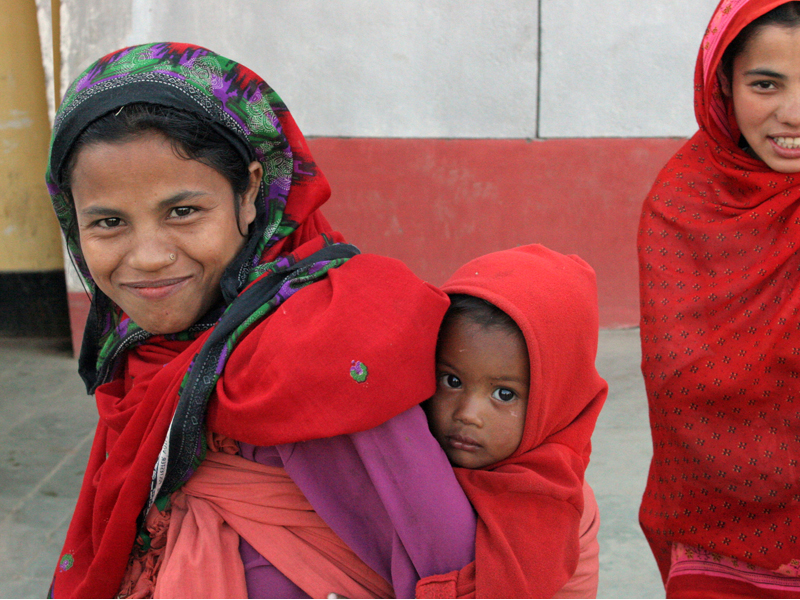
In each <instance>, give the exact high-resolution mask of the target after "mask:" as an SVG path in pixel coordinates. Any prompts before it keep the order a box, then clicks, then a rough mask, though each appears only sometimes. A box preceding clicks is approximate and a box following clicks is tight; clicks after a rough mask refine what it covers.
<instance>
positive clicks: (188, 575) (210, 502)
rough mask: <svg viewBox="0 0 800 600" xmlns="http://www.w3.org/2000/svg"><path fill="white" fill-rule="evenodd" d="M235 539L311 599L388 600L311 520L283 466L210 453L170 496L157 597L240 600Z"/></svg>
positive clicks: (381, 585) (375, 580) (242, 590)
mask: <svg viewBox="0 0 800 600" xmlns="http://www.w3.org/2000/svg"><path fill="white" fill-rule="evenodd" d="M239 536H241V537H242V538H244V539H245V540H247V541H248V542H249V543H250V544H251V545H252V546H253V547H254V548H255V549H256V550H257V551H258V553H259V554H261V555H262V556H263V557H264V558H266V559H267V560H268V561H269V562H270V563H272V564H273V565H274V566H275V567H276V568H277V569H278V570H279V571H281V573H283V574H284V575H285V576H286V577H288V578H289V579H290V580H291V581H293V582H294V583H295V584H296V585H297V586H298V587H300V588H301V589H302V590H303V591H304V592H306V593H307V594H308V595H309V596H311V597H314V598H324V597H327V596H328V594H330V593H332V592H334V593H336V594H339V595H340V596H345V597H348V598H388V597H393V596H394V591H393V590H392V588H391V586H390V585H389V584H388V583H387V582H386V581H385V580H384V579H383V578H382V577H381V576H380V575H378V574H377V573H375V572H374V571H373V570H372V569H370V568H369V567H368V566H367V565H365V564H364V563H363V561H361V559H359V558H358V557H357V556H356V555H355V554H354V553H353V552H352V550H350V548H348V547H347V545H346V544H345V543H344V542H342V540H341V539H340V538H339V537H338V536H337V535H336V534H335V533H334V532H333V531H332V530H331V529H330V527H328V526H327V525H326V524H325V522H324V521H323V520H322V519H321V518H320V517H319V515H317V513H316V512H315V511H314V509H313V508H312V507H311V505H310V504H309V502H308V500H306V498H305V496H303V493H302V492H301V491H300V489H299V488H298V487H297V485H296V484H295V483H294V482H293V481H292V480H291V478H290V477H289V476H288V475H287V474H286V471H284V469H282V468H280V467H269V466H265V465H261V464H259V463H256V462H253V461H249V460H246V459H244V458H242V457H241V456H237V455H231V454H226V453H224V452H209V453H208V455H207V456H206V459H205V460H204V461H203V463H202V464H201V465H200V467H199V468H198V469H197V471H196V472H195V474H194V475H193V476H192V478H191V479H190V480H189V481H188V482H187V483H186V484H185V485H184V486H183V488H182V489H181V490H180V491H178V492H176V493H175V494H173V496H172V517H171V522H170V528H169V532H168V535H167V546H166V550H165V552H164V559H163V564H162V566H161V571H160V573H159V576H158V580H157V582H156V589H155V595H156V597H163V598H198V597H202V598H209V597H219V598H231V597H236V598H246V597H247V586H246V584H245V574H244V565H243V564H242V559H241V555H240V554H239Z"/></svg>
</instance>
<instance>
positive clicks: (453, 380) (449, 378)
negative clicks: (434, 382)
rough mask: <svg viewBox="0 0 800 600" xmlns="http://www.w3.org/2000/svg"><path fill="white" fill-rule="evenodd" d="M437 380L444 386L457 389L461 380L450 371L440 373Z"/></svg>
mask: <svg viewBox="0 0 800 600" xmlns="http://www.w3.org/2000/svg"><path fill="white" fill-rule="evenodd" d="M439 382H440V383H441V384H442V385H443V386H444V387H446V388H453V389H457V388H460V387H461V380H460V379H459V378H458V377H456V376H455V375H452V374H450V373H445V374H443V375H440V376H439Z"/></svg>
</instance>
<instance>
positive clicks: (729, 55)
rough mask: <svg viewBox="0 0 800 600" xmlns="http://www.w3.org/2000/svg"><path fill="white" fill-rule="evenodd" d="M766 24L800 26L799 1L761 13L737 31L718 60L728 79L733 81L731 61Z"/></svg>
mask: <svg viewBox="0 0 800 600" xmlns="http://www.w3.org/2000/svg"><path fill="white" fill-rule="evenodd" d="M768 25H777V26H779V27H786V28H790V29H791V28H794V27H800V2H796V1H793V2H787V3H786V4H781V5H780V6H778V7H775V8H773V9H772V10H771V11H769V12H768V13H765V14H763V15H761V16H760V17H758V18H757V19H755V20H754V21H753V22H751V23H748V24H747V25H746V26H745V27H744V29H742V30H741V31H740V32H739V34H738V35H737V36H736V37H735V38H734V39H733V41H732V42H731V43H730V44H729V45H728V47H727V48H726V49H725V52H724V53H723V55H722V60H721V62H720V64H721V68H722V73H723V74H724V75H725V77H727V78H728V81H733V61H734V60H735V59H736V57H737V56H739V55H740V54H741V53H742V52H744V51H745V49H746V48H747V44H748V43H749V42H750V40H751V39H753V36H755V35H756V34H757V33H758V32H759V31H760V30H761V29H762V28H763V27H767V26H768Z"/></svg>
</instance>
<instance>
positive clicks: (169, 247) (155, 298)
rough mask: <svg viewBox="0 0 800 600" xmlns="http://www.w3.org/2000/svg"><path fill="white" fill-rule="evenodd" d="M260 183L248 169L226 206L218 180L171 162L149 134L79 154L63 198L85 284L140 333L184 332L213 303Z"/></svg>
mask: <svg viewBox="0 0 800 600" xmlns="http://www.w3.org/2000/svg"><path fill="white" fill-rule="evenodd" d="M261 175H262V167H261V165H260V164H259V163H258V162H253V163H251V164H250V186H249V187H248V189H247V191H246V192H245V193H244V194H243V195H242V197H241V198H238V199H235V198H234V193H233V188H232V187H231V184H230V182H229V181H228V180H227V179H226V178H225V177H224V176H222V175H221V174H220V173H218V172H217V171H216V170H215V169H213V168H211V167H209V166H207V165H205V164H203V163H201V162H198V161H196V160H186V159H183V158H180V157H178V156H176V154H175V152H174V151H173V149H172V145H171V143H170V142H169V141H168V140H167V139H166V138H165V137H164V136H162V135H160V134H158V133H146V134H143V135H141V136H139V137H136V138H133V139H131V140H128V141H125V142H121V143H97V144H93V145H90V146H87V147H85V148H83V149H81V150H80V151H79V154H78V156H77V160H76V161H75V166H74V168H73V171H72V177H71V182H72V196H73V199H74V201H75V211H76V214H77V218H78V230H79V235H80V243H81V249H82V251H83V256H84V258H85V260H86V263H87V266H88V267H89V271H90V273H91V274H92V278H93V279H94V281H95V283H96V284H97V286H98V287H99V288H100V289H101V290H102V291H103V292H104V293H105V294H106V295H107V296H108V297H109V298H111V299H112V300H113V301H114V302H115V303H116V304H117V305H118V306H119V307H120V308H121V309H122V310H123V311H125V313H126V314H127V315H128V316H130V317H131V318H132V319H133V320H134V321H135V322H136V323H137V324H138V325H139V326H140V327H142V328H143V329H145V330H146V331H149V332H151V333H155V334H163V333H177V332H179V331H183V330H185V329H187V328H188V327H189V326H191V325H192V324H194V323H196V322H197V321H198V320H199V319H200V318H201V317H202V316H203V315H204V314H205V313H206V312H208V310H209V309H211V307H212V306H213V305H214V304H215V303H216V302H217V301H218V299H219V298H220V288H219V282H220V279H221V278H222V274H223V272H224V271H225V268H226V267H227V266H228V264H229V263H230V262H231V261H232V260H233V258H234V257H235V256H236V255H237V254H238V252H239V251H240V250H241V248H242V246H243V245H244V243H245V241H246V236H245V235H243V234H242V232H245V233H246V232H247V230H248V226H249V225H250V223H252V222H253V220H254V219H255V216H256V209H255V200H256V197H257V195H258V189H259V184H260V181H261ZM234 202H238V204H239V216H238V219H237V216H236V211H235V207H234Z"/></svg>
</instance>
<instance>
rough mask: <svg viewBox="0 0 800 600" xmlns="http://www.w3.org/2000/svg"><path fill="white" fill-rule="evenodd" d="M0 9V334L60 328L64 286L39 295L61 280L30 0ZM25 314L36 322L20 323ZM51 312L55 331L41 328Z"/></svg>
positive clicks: (12, 0) (3, 0) (9, 1)
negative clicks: (47, 179) (47, 178)
mask: <svg viewBox="0 0 800 600" xmlns="http://www.w3.org/2000/svg"><path fill="white" fill-rule="evenodd" d="M0 14H2V18H0V334H3V333H9V332H10V333H12V334H27V335H53V334H58V335H62V334H63V333H64V331H63V323H62V321H63V322H64V323H65V321H64V319H63V316H64V315H65V314H66V312H65V310H66V309H65V306H66V298H64V300H63V306H61V307H59V306H57V305H58V303H59V302H61V300H60V299H59V297H58V295H63V292H57V293H56V295H54V296H53V297H51V298H46V299H45V298H42V296H43V294H44V295H48V294H51V295H52V293H53V291H54V290H53V289H52V288H53V285H57V280H58V277H59V273H60V278H61V280H63V269H64V262H63V258H62V253H61V240H60V234H59V229H58V223H57V221H56V218H55V215H54V214H53V209H52V206H51V204H50V200H49V196H48V194H47V190H46V188H45V184H44V172H45V168H46V164H47V151H48V143H49V139H50V124H49V122H48V117H47V100H46V93H45V77H44V68H43V65H42V57H41V49H40V43H39V30H38V24H37V21H36V5H35V3H34V0H0ZM62 289H63V284H62ZM39 300H45V304H44V305H43V306H42V305H40V304H41V302H39V303H38V304H37V301H39ZM31 313H33V314H31ZM54 313H60V314H59V315H55V314H54ZM61 313H63V314H61ZM26 315H29V316H30V318H31V321H32V322H33V323H34V324H38V325H35V326H33V327H32V328H31V326H29V325H28V324H26V323H20V322H19V319H20V318H23V317H25V316H26ZM54 318H55V320H56V321H58V322H59V323H60V324H56V325H55V328H56V329H58V328H61V331H58V332H53V331H51V332H48V331H43V330H41V328H42V323H47V322H51V321H53V319H54ZM11 321H16V322H11ZM17 329H19V331H17ZM45 329H47V327H45Z"/></svg>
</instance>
